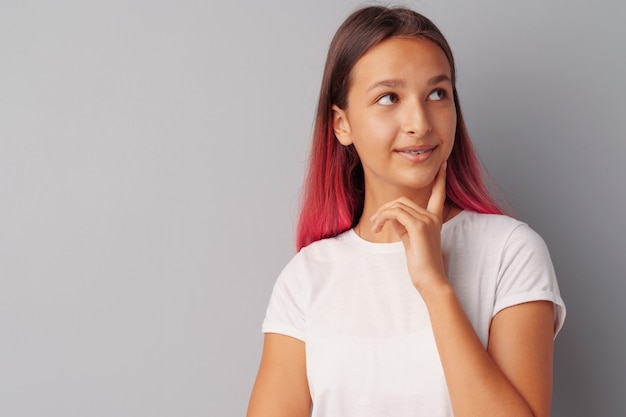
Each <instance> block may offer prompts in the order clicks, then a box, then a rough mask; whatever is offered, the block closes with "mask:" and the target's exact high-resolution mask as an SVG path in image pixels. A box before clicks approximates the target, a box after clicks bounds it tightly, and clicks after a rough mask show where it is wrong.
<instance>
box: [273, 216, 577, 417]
mask: <svg viewBox="0 0 626 417" xmlns="http://www.w3.org/2000/svg"><path fill="white" fill-rule="evenodd" d="M441 240H442V243H441V244H442V250H443V254H444V260H445V264H446V270H447V274H448V279H449V280H450V282H451V284H452V286H453V287H454V289H455V291H456V294H457V297H458V298H459V300H460V302H461V304H462V306H463V308H464V310H465V312H466V314H467V316H468V318H469V320H470V321H471V323H472V325H473V326H474V328H475V330H476V332H477V334H478V336H479V338H480V340H481V341H482V343H483V345H484V346H485V347H486V346H487V342H488V335H489V325H490V322H491V319H492V317H494V315H495V314H496V313H498V312H499V311H500V310H502V309H504V308H506V307H510V306H513V305H516V304H520V303H524V302H528V301H536V300H548V301H551V302H553V303H554V306H555V322H554V330H555V335H556V333H557V332H558V331H559V330H560V328H561V326H562V324H563V320H564V318H565V305H564V304H563V300H562V299H561V296H560V294H559V288H558V284H557V281H556V277H555V274H554V269H553V267H552V262H551V260H550V255H549V253H548V250H547V248H546V245H545V243H544V241H543V240H542V239H541V237H540V236H539V235H538V234H537V233H535V232H534V231H533V230H532V229H530V227H528V226H527V225H526V224H524V223H522V222H519V221H517V220H514V219H512V218H510V217H507V216H501V215H487V214H477V213H473V212H469V211H463V212H461V213H460V214H458V215H457V216H456V217H454V218H452V219H451V220H449V221H448V222H446V223H444V225H443V229H442V233H441ZM263 332H264V333H280V334H284V335H288V336H291V337H294V338H297V339H300V340H302V341H304V342H305V345H306V364H307V376H308V381H309V387H310V391H311V398H312V400H313V410H312V417H355V416H358V417H370V416H371V417H385V416H389V417H419V416H428V417H440V416H441V417H443V416H446V417H447V416H450V417H451V416H452V409H451V405H450V398H449V395H448V390H447V387H446V382H445V379H444V375H443V369H442V367H441V362H440V360H439V354H438V352H437V348H436V346H435V341H434V337H433V334H432V328H431V325H430V320H429V316H428V311H427V309H426V306H425V304H424V302H423V300H422V299H421V297H420V295H419V293H418V292H417V290H416V289H415V287H414V286H413V284H412V282H411V279H410V277H409V273H408V270H407V266H406V256H405V251H404V246H403V245H402V243H401V242H396V243H372V242H368V241H365V240H363V239H361V238H360V237H359V236H358V235H357V234H356V233H355V232H354V231H353V230H348V231H347V232H344V233H343V234H341V235H339V236H336V237H334V238H331V239H324V240H321V241H318V242H315V243H312V244H311V245H309V246H307V247H305V248H303V249H302V250H301V251H300V252H299V253H298V254H297V255H296V256H295V257H294V258H293V259H292V260H291V261H290V262H289V264H288V265H287V266H286V267H285V269H284V270H283V271H282V273H281V274H280V276H279V278H278V280H277V282H276V285H275V286H274V290H273V293H272V297H271V300H270V303H269V307H268V309H267V315H266V317H265V321H264V322H263Z"/></svg>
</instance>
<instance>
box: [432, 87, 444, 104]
mask: <svg viewBox="0 0 626 417" xmlns="http://www.w3.org/2000/svg"><path fill="white" fill-rule="evenodd" d="M447 95H448V94H447V93H446V90H443V89H441V88H439V89H437V90H435V91H433V92H432V93H430V94H429V95H428V99H429V100H433V101H439V100H443V99H444V98H446V96H447Z"/></svg>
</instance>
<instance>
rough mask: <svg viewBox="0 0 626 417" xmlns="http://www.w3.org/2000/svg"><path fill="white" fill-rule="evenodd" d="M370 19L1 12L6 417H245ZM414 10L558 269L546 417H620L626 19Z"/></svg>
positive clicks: (498, 7)
mask: <svg viewBox="0 0 626 417" xmlns="http://www.w3.org/2000/svg"><path fill="white" fill-rule="evenodd" d="M470 3H471V4H470ZM592 3H593V4H592ZM358 4H360V2H357V1H336V0H324V1H315V2H313V1H309V2H296V1H289V0H271V1H264V2H260V1H258V2H257V1H253V0H241V1H237V2H226V1H221V2H217V1H211V0H209V1H208V2H207V1H192V0H177V1H161V0H157V1H147V0H132V1H129V0H123V1H122V0H107V1H103V0H101V1H89V2H84V1H72V0H59V1H56V2H46V1H43V0H40V1H24V0H20V1H17V0H1V2H0V415H2V416H7V417H9V416H10V417H25V416H46V417H47V416H50V417H68V416H81V417H82V416H107V417H110V416H146V417H147V416H150V417H158V416H216V417H218V416H238V415H239V416H240V415H243V414H244V411H245V408H246V405H247V400H248V395H249V392H250V389H251V386H252V383H253V379H254V376H255V373H256V370H257V365H258V361H259V357H260V353H261V344H262V335H261V333H260V325H261V321H262V319H263V315H264V311H265V307H266V305H267V301H268V299H269V295H270V291H271V287H272V285H273V283H274V280H275V278H276V276H277V274H278V273H279V272H280V270H281V269H282V267H283V266H284V265H285V263H286V262H287V261H288V260H289V258H290V257H291V256H292V255H293V253H294V248H293V234H294V222H295V216H296V213H297V207H298V199H299V187H300V184H301V181H302V175H303V171H304V164H305V160H306V155H307V152H308V147H309V136H310V131H311V125H312V120H313V111H314V107H315V101H316V94H317V90H318V85H319V81H320V78H321V71H322V65H323V61H324V56H325V52H326V48H327V46H328V42H329V41H330V38H331V36H332V34H333V33H334V31H335V29H336V28H337V26H338V25H339V23H340V22H341V21H342V20H343V19H344V18H345V17H346V16H347V14H348V13H349V12H350V11H352V10H353V9H354V8H355V7H356V6H357V5H358ZM406 4H408V5H410V6H412V7H414V8H415V9H417V10H419V11H422V12H424V13H425V14H426V15H428V16H430V17H431V18H432V19H433V20H435V22H436V23H438V24H439V25H440V27H441V28H442V29H443V31H444V33H445V34H446V35H447V36H448V38H449V41H450V43H451V44H452V47H453V50H454V51H455V53H456V56H457V59H458V63H459V90H460V95H461V100H462V103H463V106H464V110H465V113H466V119H467V121H468V124H469V129H470V131H471V133H472V135H473V137H474V141H475V143H476V146H477V148H478V150H479V152H480V154H481V156H482V159H483V160H484V162H485V165H486V166H487V168H488V170H489V171H490V173H491V176H492V177H493V179H494V181H495V182H496V183H497V184H498V185H499V187H500V188H501V189H502V190H503V194H504V196H505V197H506V198H507V199H508V200H509V201H510V203H511V205H512V206H513V207H514V208H515V210H516V211H515V213H516V215H517V216H518V217H519V218H521V219H523V220H525V221H527V222H528V223H530V224H531V225H532V226H533V227H534V228H535V229H536V230H538V231H539V232H540V233H541V235H542V236H543V237H544V238H545V240H546V241H547V242H548V244H549V246H550V248H551V251H552V255H553V259H554V262H555V265H556V269H557V272H558V274H559V279H560V284H561V289H562V293H563V296H564V298H565V300H566V303H567V306H568V309H569V311H568V318H567V321H566V324H565V328H564V329H563V331H562V333H561V334H560V335H559V337H558V338H557V342H556V364H555V371H556V380H555V391H554V406H553V411H554V412H553V415H554V416H568V417H578V416H580V417H589V416H607V417H612V416H618V415H624V414H625V413H626V407H625V405H624V397H623V389H624V386H626V384H625V381H624V379H625V375H626V365H625V364H626V361H624V359H623V354H624V352H626V341H625V339H624V337H625V332H624V329H625V327H626V326H625V325H624V319H625V318H626V307H625V306H626V303H625V302H624V300H623V298H624V294H626V291H625V290H626V283H625V280H624V275H625V273H624V270H625V269H626V256H625V255H626V254H625V250H624V249H625V248H626V237H625V236H626V227H625V225H626V222H624V220H623V218H622V214H623V213H624V210H625V209H626V202H625V201H626V200H625V197H624V190H625V187H624V180H625V179H626V168H625V167H624V164H623V158H624V154H625V153H626V152H625V151H626V145H625V140H624V114H625V113H626V104H625V101H626V99H625V97H626V91H625V90H626V83H625V82H624V74H626V54H624V45H623V44H624V41H625V40H626V29H625V28H624V25H623V22H622V20H623V18H624V17H625V16H626V10H625V8H626V6H624V3H623V2H618V1H596V2H589V1H584V2H583V1H565V0H556V1H554V0H553V1H540V0H525V1H507V2H500V1H493V0H492V1H490V0H477V1H473V2H466V1H460V0H459V1H453V0H445V1H442V0H437V1H434V0H433V1H413V2H411V1H407V2H406Z"/></svg>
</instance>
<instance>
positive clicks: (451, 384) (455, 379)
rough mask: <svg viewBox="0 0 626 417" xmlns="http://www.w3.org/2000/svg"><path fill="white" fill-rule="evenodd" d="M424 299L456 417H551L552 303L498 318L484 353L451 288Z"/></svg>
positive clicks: (518, 308) (430, 293)
mask: <svg viewBox="0 0 626 417" xmlns="http://www.w3.org/2000/svg"><path fill="white" fill-rule="evenodd" d="M423 295H424V299H425V300H427V301H426V304H427V305H428V309H429V313H430V317H431V323H432V327H433V333H434V336H435V341H436V343H437V349H438V351H439V356H440V358H441V363H442V366H443V369H444V373H445V376H446V383H447V385H448V390H449V392H450V399H451V402H452V407H453V410H454V415H455V416H456V417H463V416H506V417H515V416H528V417H531V416H533V417H548V416H549V415H550V403H551V393H552V346H553V306H552V303H551V302H545V301H540V302H531V303H526V304H520V305H517V306H513V307H509V308H507V309H505V310H503V311H501V312H500V313H498V314H497V315H496V316H495V317H494V318H493V320H492V324H491V329H490V337H489V346H488V349H487V350H485V349H484V347H483V346H482V344H481V342H480V340H479V339H478V336H477V335H476V332H475V331H474V328H473V327H472V325H471V323H470V322H469V320H468V319H467V317H466V316H465V313H464V311H463V309H462V308H461V305H460V304H459V302H458V300H457V298H456V296H455V295H454V292H453V291H452V289H451V288H450V287H447V288H446V287H442V288H440V289H433V290H432V291H428V292H427V293H425V294H423Z"/></svg>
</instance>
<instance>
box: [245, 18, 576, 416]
mask: <svg viewBox="0 0 626 417" xmlns="http://www.w3.org/2000/svg"><path fill="white" fill-rule="evenodd" d="M455 82H456V80H455V68H454V60H453V57H452V52H451V51H450V47H449V45H448V43H447V42H446V40H445V39H444V37H443V35H442V34H441V32H440V31H439V30H438V29H437V27H435V25H434V24H433V23H432V22H431V21H430V20H428V19H427V18H425V17H424V16H422V15H420V14H418V13H415V12H413V11H411V10H407V9H404V8H385V7H367V8H363V9H360V10H358V11H356V12H355V13H353V14H352V15H351V16H350V17H349V18H348V19H347V20H346V21H345V22H344V23H343V24H342V25H341V27H340V28H339V30H338V31H337V33H336V35H335V37H334V39H333V40H332V43H331V45H330V49H329V52H328V58H327V62H326V67H325V70H324V76H323V80H322V86H321V92H320V99H319V106H318V109H317V117H316V123H315V128H314V133H313V147H312V152H311V156H310V158H311V159H310V167H309V172H308V177H307V179H306V183H305V188H304V199H303V205H302V212H301V214H300V221H299V226H298V236H297V248H298V251H299V252H298V253H297V254H296V256H295V257H294V258H293V259H292V260H291V262H290V263H289V264H288V265H287V266H286V268H285V269H284V270H283V272H282V273H281V274H280V276H279V278H278V280H277V282H276V285H275V287H274V291H273V293H272V298H271V300H270V304H269V307H268V310H267V315H266V318H265V321H264V323H263V332H264V333H265V344H264V348H263V356H262V359H261V365H260V369H259V373H258V376H257V379H256V382H255V385H254V389H253V391H252V396H251V399H250V404H249V408H248V417H305V416H306V417H308V416H314V417H383V416H390V417H409V416H410V417H418V416H424V417H438V416H455V417H464V416H475V417H485V416H489V417H496V416H503V417H516V416H519V417H521V416H524V417H526V416H528V417H531V416H534V417H548V416H549V415H550V404H551V392H552V388H551V385H552V362H553V339H554V337H555V335H556V333H557V332H558V331H559V329H560V327H561V326H562V323H563V320H564V317H565V307H564V304H563V301H562V299H561V297H560V295H559V289H558V285H557V282H556V278H555V274H554V270H553V267H552V263H551V260H550V256H549V254H548V250H547V248H546V246H545V244H544V242H543V240H542V239H541V238H540V237H539V236H538V235H537V234H536V233H535V232H534V231H533V230H531V229H530V228H529V227H528V226H527V225H526V224H524V223H522V222H520V221H517V220H514V219H512V218H511V217H508V216H506V215H504V214H503V213H502V211H501V209H500V208H499V207H498V204H496V202H494V200H493V199H492V198H491V197H490V196H489V194H488V192H487V191H486V187H485V186H484V184H483V181H482V179H481V176H480V170H479V165H478V162H477V158H476V155H475V153H474V150H473V148H472V145H471V142H470V139H469V137H468V133H467V130H466V127H465V123H464V121H463V116H462V114H461V108H460V105H459V99H458V95H457V91H456V87H455V85H456V84H455Z"/></svg>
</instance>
